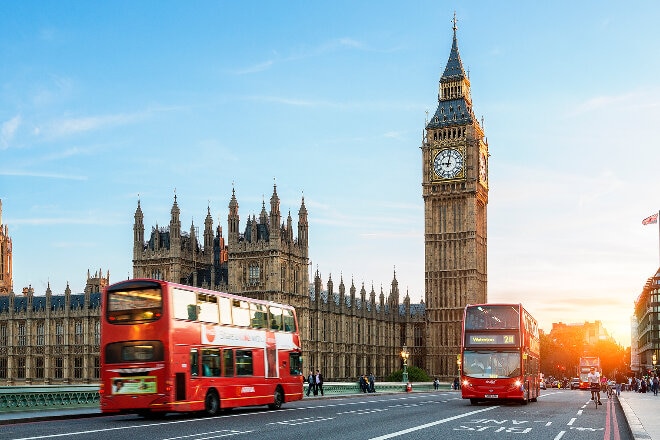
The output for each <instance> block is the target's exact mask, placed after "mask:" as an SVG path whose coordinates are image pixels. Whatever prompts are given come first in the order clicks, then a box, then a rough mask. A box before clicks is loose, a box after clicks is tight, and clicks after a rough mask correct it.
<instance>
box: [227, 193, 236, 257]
mask: <svg viewBox="0 0 660 440" xmlns="http://www.w3.org/2000/svg"><path fill="white" fill-rule="evenodd" d="M238 223H239V216H238V201H237V200H236V191H235V189H234V188H232V189H231V200H230V201H229V215H228V216H227V227H228V228H229V231H228V233H227V241H228V244H229V245H231V244H232V243H238Z"/></svg>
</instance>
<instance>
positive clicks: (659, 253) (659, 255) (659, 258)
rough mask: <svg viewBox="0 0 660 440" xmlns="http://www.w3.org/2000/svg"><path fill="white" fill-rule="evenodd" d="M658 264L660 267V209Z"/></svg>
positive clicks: (659, 218) (659, 220)
mask: <svg viewBox="0 0 660 440" xmlns="http://www.w3.org/2000/svg"><path fill="white" fill-rule="evenodd" d="M657 223H658V264H659V266H658V267H660V210H658V222H657Z"/></svg>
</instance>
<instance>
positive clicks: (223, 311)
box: [218, 296, 231, 325]
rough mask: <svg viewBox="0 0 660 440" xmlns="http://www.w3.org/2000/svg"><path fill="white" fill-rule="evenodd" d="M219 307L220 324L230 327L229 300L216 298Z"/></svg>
mask: <svg viewBox="0 0 660 440" xmlns="http://www.w3.org/2000/svg"><path fill="white" fill-rule="evenodd" d="M218 306H220V324H225V325H231V300H230V299H229V298H225V297H223V296H221V297H219V298H218Z"/></svg>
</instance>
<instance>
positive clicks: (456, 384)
mask: <svg viewBox="0 0 660 440" xmlns="http://www.w3.org/2000/svg"><path fill="white" fill-rule="evenodd" d="M460 388H461V380H460V379H459V378H458V377H455V378H454V389H455V390H459V389H460Z"/></svg>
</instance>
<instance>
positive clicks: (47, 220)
mask: <svg viewBox="0 0 660 440" xmlns="http://www.w3.org/2000/svg"><path fill="white" fill-rule="evenodd" d="M8 223H10V222H8ZM125 223H126V222H124V221H119V220H113V219H110V218H108V217H107V215H100V216H98V217H89V216H88V217H32V218H22V219H21V218H16V219H11V224H13V225H32V226H43V225H120V224H125Z"/></svg>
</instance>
